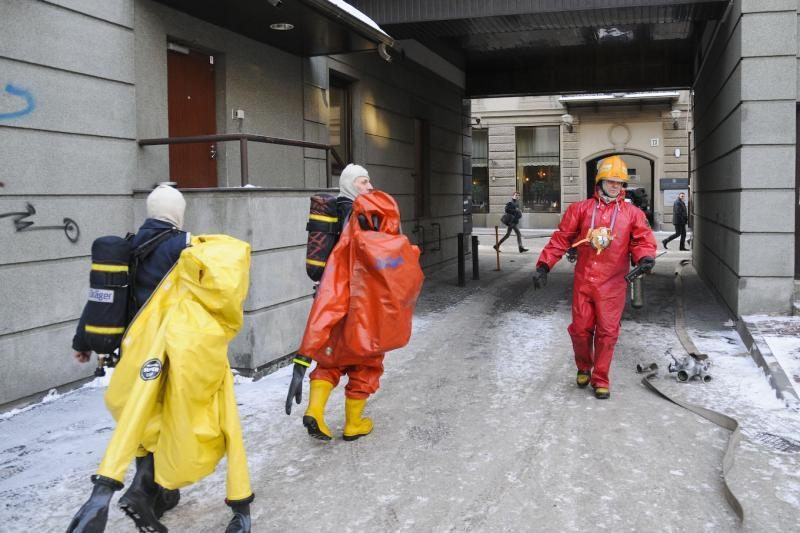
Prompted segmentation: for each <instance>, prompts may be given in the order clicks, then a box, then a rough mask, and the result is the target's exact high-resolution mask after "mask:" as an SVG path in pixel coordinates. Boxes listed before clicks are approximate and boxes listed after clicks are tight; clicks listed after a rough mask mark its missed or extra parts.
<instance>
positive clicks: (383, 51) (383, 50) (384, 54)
mask: <svg viewBox="0 0 800 533" xmlns="http://www.w3.org/2000/svg"><path fill="white" fill-rule="evenodd" d="M378 55H379V56H381V59H383V60H384V61H386V62H387V63H391V62H392V55H391V54H390V53H389V47H388V46H387V45H386V43H381V44H379V45H378Z"/></svg>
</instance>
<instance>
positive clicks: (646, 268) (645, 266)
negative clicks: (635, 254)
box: [639, 255, 656, 274]
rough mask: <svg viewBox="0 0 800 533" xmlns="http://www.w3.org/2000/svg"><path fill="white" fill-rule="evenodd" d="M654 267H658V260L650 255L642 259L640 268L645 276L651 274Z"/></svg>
mask: <svg viewBox="0 0 800 533" xmlns="http://www.w3.org/2000/svg"><path fill="white" fill-rule="evenodd" d="M654 266H656V260H655V259H654V258H652V257H650V256H649V255H646V256H644V257H642V259H641V260H640V261H639V267H640V268H641V269H642V272H644V273H645V274H649V273H650V272H651V271H652V270H653V267H654Z"/></svg>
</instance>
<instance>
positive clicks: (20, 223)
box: [0, 203, 81, 243]
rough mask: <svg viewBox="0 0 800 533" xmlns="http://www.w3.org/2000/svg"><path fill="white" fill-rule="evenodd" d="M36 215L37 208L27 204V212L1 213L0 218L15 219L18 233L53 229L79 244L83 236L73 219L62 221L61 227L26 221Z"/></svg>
mask: <svg viewBox="0 0 800 533" xmlns="http://www.w3.org/2000/svg"><path fill="white" fill-rule="evenodd" d="M35 214H36V208H35V207H33V206H32V205H31V204H29V203H28V204H25V211H16V212H9V213H0V218H4V217H14V228H15V229H16V230H17V231H36V230H52V229H60V230H64V235H66V236H67V239H68V240H69V241H70V242H72V243H75V242H78V238H79V237H80V235H81V230H80V228H79V227H78V223H77V222H75V221H74V220H72V219H71V218H64V220H63V221H62V222H63V224H62V225H59V226H35V227H33V225H34V224H35V222H33V221H32V220H25V219H26V218H30V217H32V216H33V215H35Z"/></svg>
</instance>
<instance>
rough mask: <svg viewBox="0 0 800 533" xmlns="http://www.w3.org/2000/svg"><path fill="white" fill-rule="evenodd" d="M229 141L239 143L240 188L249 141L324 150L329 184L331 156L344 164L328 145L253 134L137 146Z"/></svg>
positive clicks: (246, 171) (168, 139)
mask: <svg viewBox="0 0 800 533" xmlns="http://www.w3.org/2000/svg"><path fill="white" fill-rule="evenodd" d="M229 141H239V152H240V159H241V175H242V179H241V182H242V186H244V185H248V184H249V183H250V168H249V162H248V159H247V143H248V142H250V141H252V142H257V143H264V144H280V145H283V146H298V147H300V148H314V149H317V150H325V172H326V174H327V176H328V182H330V177H331V176H330V171H331V161H330V158H331V156H333V159H334V161H336V164H337V165H339V166H340V167H342V168H344V163H343V162H342V159H341V157H339V154H338V153H336V149H335V148H334V147H333V146H332V145H330V144H322V143H315V142H309V141H298V140H296V139H282V138H280V137H267V136H266V135H255V134H253V133H218V134H215V135H191V136H186V137H159V138H156V139H140V140H139V146H155V145H164V144H200V143H216V142H229Z"/></svg>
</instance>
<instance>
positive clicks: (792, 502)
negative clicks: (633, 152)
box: [0, 237, 800, 533]
mask: <svg viewBox="0 0 800 533" xmlns="http://www.w3.org/2000/svg"><path fill="white" fill-rule="evenodd" d="M662 238H663V237H662ZM482 242H484V244H485V245H484V246H482V247H481V253H482V258H481V262H482V271H481V278H482V279H481V281H480V282H477V281H469V282H468V285H467V287H465V288H458V287H456V286H455V268H453V267H448V268H444V269H441V270H439V271H438V272H434V273H429V275H428V279H427V281H426V285H425V289H424V293H423V297H422V298H421V301H420V304H419V306H418V313H417V316H416V319H415V328H414V329H415V333H414V336H413V337H412V341H411V343H410V344H409V346H407V347H406V348H404V349H402V350H398V351H396V352H394V353H391V354H389V355H388V356H387V358H386V362H385V366H386V373H385V375H384V378H383V380H382V384H381V385H382V387H381V390H380V391H379V392H378V393H377V394H376V395H375V396H374V397H373V398H372V399H371V400H370V401H369V403H368V407H367V414H368V415H370V416H372V417H373V420H374V422H375V430H374V432H373V434H371V435H369V436H368V437H365V438H363V439H360V440H358V441H356V442H352V443H348V442H345V441H343V440H341V439H340V438H336V439H335V440H334V441H332V442H328V443H323V442H320V441H316V440H312V439H310V438H309V437H308V436H307V435H306V433H305V430H304V428H303V427H302V424H301V417H302V411H303V406H296V407H295V409H294V411H293V412H292V415H291V416H286V415H285V414H284V413H283V403H284V398H285V394H286V387H287V385H288V382H289V376H290V369H289V368H284V369H282V370H280V371H278V372H276V373H275V374H272V375H270V376H267V377H265V378H263V379H261V380H259V381H257V382H251V381H249V380H240V383H239V384H238V385H237V387H236V392H237V398H238V403H239V406H240V415H241V418H242V423H243V427H244V434H245V441H246V446H247V450H248V457H249V466H250V473H251V479H252V483H253V487H254V490H255V492H256V501H255V503H254V504H253V506H252V509H253V524H254V526H253V529H254V531H259V532H265V531H275V532H285V531H370V532H372V531H437V532H439V531H543V532H544V531H546V532H584V531H588V530H591V531H598V530H600V531H614V532H616V531H636V532H640V531H665V532H694V531H698V532H699V531H709V532H712V531H713V532H717V531H736V530H737V528H738V520H737V518H736V516H735V514H734V513H733V511H732V510H731V509H730V507H729V506H728V504H727V502H726V501H725V498H724V496H723V492H722V483H721V479H720V475H721V462H722V455H723V453H724V449H725V446H726V445H727V442H728V436H729V432H728V431H726V430H724V429H722V428H719V427H717V426H715V425H713V424H712V423H710V422H708V421H706V420H704V419H701V418H699V417H698V416H696V415H694V414H692V413H690V412H688V411H685V410H683V409H681V408H680V407H677V406H675V405H673V404H671V403H669V402H666V401H665V400H663V399H660V398H659V397H657V396H656V395H654V394H653V393H651V392H649V391H647V390H646V389H645V388H644V387H643V386H642V385H641V383H640V379H641V377H640V376H639V375H637V374H636V373H635V366H636V363H649V362H651V361H655V362H657V363H658V365H659V367H660V368H661V371H660V377H659V378H658V379H657V380H656V382H655V383H656V384H657V385H658V386H659V387H660V388H662V389H664V390H665V391H666V392H668V393H669V394H674V395H675V396H677V397H680V398H682V399H685V400H688V401H691V402H694V403H697V404H701V405H704V406H706V407H709V408H712V409H717V410H720V411H722V412H724V413H726V414H728V415H730V416H733V417H735V418H737V419H738V420H739V421H740V423H741V424H742V426H743V433H744V436H745V438H744V440H743V442H742V444H741V445H740V447H739V450H738V452H737V455H736V466H735V467H734V469H733V471H732V473H731V475H730V480H729V481H730V483H731V485H732V488H733V491H734V493H735V494H736V495H737V496H738V497H739V499H740V501H741V502H742V504H743V506H744V509H745V515H746V523H745V531H770V532H772V531H778V532H787V533H788V532H794V531H800V453H797V452H795V451H792V448H791V446H787V445H786V444H787V443H789V444H791V443H792V442H800V413H797V412H794V411H790V410H788V409H786V408H785V406H784V405H783V403H782V402H780V401H778V400H777V399H776V398H775V395H774V392H773V391H772V389H771V388H770V387H769V385H768V382H767V380H766V378H765V377H764V375H763V373H762V372H761V370H759V369H758V367H757V366H756V365H755V364H754V363H753V361H752V360H751V359H750V358H749V356H747V355H746V350H745V348H744V346H743V345H742V344H741V342H740V340H739V339H738V337H737V336H736V332H735V330H734V329H733V327H732V324H731V323H729V322H727V317H726V316H725V314H724V313H723V312H722V311H721V310H720V308H719V306H718V305H717V304H716V303H715V302H714V300H713V297H712V296H711V294H710V293H709V292H708V290H707V289H705V287H704V286H703V285H702V284H701V282H700V281H699V280H698V279H697V277H696V276H695V275H693V272H692V271H691V270H690V271H689V272H688V275H687V276H686V278H685V279H686V291H685V292H686V298H687V322H688V324H689V325H690V327H691V331H690V333H691V335H692V337H693V339H694V342H695V343H696V345H697V346H698V348H699V349H700V350H702V351H704V352H705V353H707V354H708V355H709V356H710V358H711V360H712V362H713V366H712V368H711V373H712V376H713V380H712V381H711V382H710V383H707V384H703V383H698V382H693V383H689V384H679V383H677V382H676V381H675V379H674V377H672V376H670V375H669V374H668V373H667V372H666V368H667V364H668V362H669V357H668V356H667V355H666V353H667V350H669V349H672V351H673V353H674V354H676V355H679V354H681V351H680V350H681V346H680V344H679V342H678V339H677V337H676V335H675V333H674V329H673V316H674V315H673V304H674V301H675V296H674V294H675V293H674V289H673V274H672V273H673V269H674V267H675V265H676V263H677V260H678V259H681V258H686V257H688V254H680V253H677V252H675V253H673V252H670V254H668V255H667V256H664V257H662V258H661V259H660V260H659V264H658V266H657V268H656V274H655V275H653V276H650V277H649V278H648V279H647V280H646V285H647V305H646V306H645V308H644V309H642V310H639V311H633V310H630V309H629V310H627V311H626V314H625V316H624V320H623V326H622V337H621V339H620V343H619V345H618V349H617V353H616V356H615V360H614V365H613V367H612V376H611V377H612V398H611V399H610V400H608V401H598V400H596V399H594V397H593V396H592V395H591V392H590V391H589V390H580V389H577V388H576V387H575V385H574V367H573V363H572V360H571V347H570V342H569V337H568V335H567V333H566V327H567V325H568V324H569V321H570V291H571V283H572V266H571V265H569V264H566V263H565V262H562V264H559V266H557V267H556V269H555V270H554V271H553V273H551V275H550V283H549V285H548V286H547V288H546V289H544V290H542V291H535V292H534V291H533V290H532V288H531V286H530V278H529V274H530V271H531V270H532V268H533V266H532V265H533V262H534V261H535V257H536V253H537V252H538V250H540V249H541V246H542V244H543V243H544V240H543V239H528V240H526V246H528V247H529V248H531V249H532V251H531V252H529V253H527V254H522V255H520V254H517V253H516V252H515V251H513V250H514V248H515V247H513V246H508V247H506V248H504V252H503V254H502V261H503V263H502V271H500V272H494V271H493V270H492V269H493V268H494V261H495V260H494V254H493V250H491V248H489V247H488V245H486V243H487V242H488V239H485V238H484V237H482ZM468 271H469V269H468ZM53 350H54V356H63V357H69V356H70V354H69V352H68V350H62V349H60V348H59V347H53ZM102 395H103V386H102V383H97V382H94V383H92V384H90V385H89V386H87V387H84V388H82V389H79V390H77V391H75V392H72V393H69V394H65V395H62V396H60V397H53V398H49V399H48V400H49V401H47V402H45V403H42V404H40V405H38V406H35V407H33V408H30V409H27V410H25V411H23V412H16V413H13V414H6V415H3V416H2V418H0V524H2V526H0V530H2V531H9V532H16V531H20V532H23V531H24V532H29V531H36V532H39V531H63V530H64V529H65V528H66V525H67V524H68V523H69V520H70V518H71V516H72V515H73V513H74V512H75V511H76V510H77V509H78V508H79V507H80V505H81V503H82V502H83V501H84V500H85V499H86V497H87V496H88V494H89V491H90V488H91V486H90V483H89V479H88V478H89V476H90V475H91V474H92V473H93V472H94V470H95V468H96V467H97V465H98V463H99V461H100V458H101V457H102V454H103V451H104V449H105V445H106V443H107V441H108V439H109V436H110V435H111V432H112V430H113V427H114V422H113V420H112V419H111V417H110V416H109V415H108V414H107V412H106V411H105V408H104V406H103V399H102ZM306 398H307V391H306V394H305V395H304V400H305V399H306ZM343 418H344V416H343V399H342V390H341V387H340V388H339V389H337V390H336V391H334V394H333V395H332V397H331V401H330V402H329V405H328V410H327V421H328V424H329V425H330V427H331V429H332V430H333V431H334V433H335V435H336V436H337V437H338V436H339V435H340V434H341V430H342V426H343V422H344V421H343ZM131 472H132V470H131ZM224 474H225V470H224V464H223V465H220V467H219V468H218V469H217V472H215V473H214V474H213V475H211V476H209V477H208V478H206V479H204V480H202V481H201V482H199V483H197V484H196V485H194V486H191V487H187V488H185V489H183V490H182V496H183V497H182V501H181V504H180V505H179V506H178V508H177V509H175V510H174V511H171V512H169V513H167V515H166V516H165V517H164V523H165V524H166V525H167V526H168V527H169V528H170V530H171V531H177V532H181V531H187V532H205V531H223V530H224V528H225V525H226V523H227V521H228V519H229V511H228V509H227V508H226V507H225V505H224V504H223V498H224V496H225V489H224V482H225V476H224ZM129 475H130V473H129ZM113 503H114V505H113V507H112V510H111V514H110V518H109V526H108V529H107V531H111V532H123V533H124V532H132V531H134V530H135V529H134V528H133V526H132V523H131V522H130V521H129V520H128V519H127V518H126V517H125V516H124V515H123V514H122V512H121V511H120V510H119V509H118V508H117V507H116V505H115V503H116V498H115V500H114V502H113Z"/></svg>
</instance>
